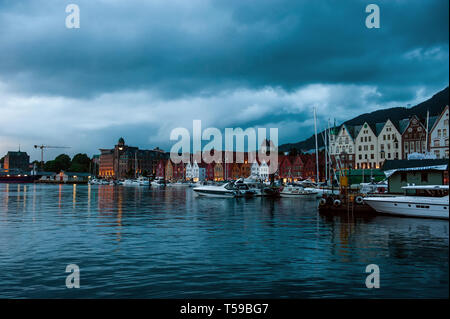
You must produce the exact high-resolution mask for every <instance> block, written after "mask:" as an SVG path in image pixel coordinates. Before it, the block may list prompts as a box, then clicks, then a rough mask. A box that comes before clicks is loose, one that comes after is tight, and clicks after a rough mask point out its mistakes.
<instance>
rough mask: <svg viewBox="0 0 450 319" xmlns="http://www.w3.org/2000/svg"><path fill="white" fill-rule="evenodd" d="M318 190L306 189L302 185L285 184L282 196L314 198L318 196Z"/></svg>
mask: <svg viewBox="0 0 450 319" xmlns="http://www.w3.org/2000/svg"><path fill="white" fill-rule="evenodd" d="M318 193H319V192H318V191H317V190H312V189H309V190H307V189H305V188H303V187H301V186H285V187H284V188H283V189H282V190H281V192H280V196H281V197H290V198H302V199H308V200H314V199H316V198H317V196H318Z"/></svg>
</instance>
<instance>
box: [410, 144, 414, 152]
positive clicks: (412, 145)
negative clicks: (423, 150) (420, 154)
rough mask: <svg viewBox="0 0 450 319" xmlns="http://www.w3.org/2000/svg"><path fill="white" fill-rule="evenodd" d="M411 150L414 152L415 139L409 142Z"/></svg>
mask: <svg viewBox="0 0 450 319" xmlns="http://www.w3.org/2000/svg"><path fill="white" fill-rule="evenodd" d="M409 151H410V152H414V142H413V141H411V142H409Z"/></svg>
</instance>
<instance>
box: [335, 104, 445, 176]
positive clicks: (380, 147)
mask: <svg viewBox="0 0 450 319" xmlns="http://www.w3.org/2000/svg"><path fill="white" fill-rule="evenodd" d="M448 120H449V107H448V106H446V107H445V108H444V109H443V111H442V112H441V113H440V114H438V115H437V116H431V117H429V119H428V123H427V119H426V118H425V119H420V118H419V117H418V116H416V115H413V116H411V117H410V118H408V119H403V120H400V121H393V120H391V119H388V120H387V121H386V122H383V123H375V124H374V123H368V122H364V123H363V124H362V125H355V126H350V125H346V124H343V125H341V126H340V127H338V128H333V129H332V130H330V134H329V139H328V150H329V153H330V155H331V158H332V160H333V163H334V165H336V163H337V164H338V165H340V166H341V167H344V168H349V167H351V168H356V169H375V168H380V167H381V166H382V165H383V163H384V161H386V160H395V159H408V156H409V155H410V154H413V153H427V152H431V153H432V154H433V155H434V156H435V157H436V158H437V159H442V158H447V159H448V158H449V144H448V139H449V129H448V127H449V125H448ZM427 125H428V130H427Z"/></svg>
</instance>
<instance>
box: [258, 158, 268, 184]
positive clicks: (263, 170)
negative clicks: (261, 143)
mask: <svg viewBox="0 0 450 319" xmlns="http://www.w3.org/2000/svg"><path fill="white" fill-rule="evenodd" d="M259 177H260V178H261V179H262V180H267V179H268V178H269V165H267V164H266V162H265V161H262V163H261V165H260V166H259Z"/></svg>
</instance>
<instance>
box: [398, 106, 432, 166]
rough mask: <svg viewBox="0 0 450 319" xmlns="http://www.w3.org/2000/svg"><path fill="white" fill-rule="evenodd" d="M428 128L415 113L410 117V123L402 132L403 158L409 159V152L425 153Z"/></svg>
mask: <svg viewBox="0 0 450 319" xmlns="http://www.w3.org/2000/svg"><path fill="white" fill-rule="evenodd" d="M426 139H427V133H426V128H425V126H424V125H423V124H422V122H420V120H419V118H418V117H417V116H415V115H413V116H411V117H410V119H409V124H408V126H407V127H406V129H405V131H404V132H403V134H402V149H403V159H408V154H411V153H424V152H425V151H426V145H425V143H426Z"/></svg>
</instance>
